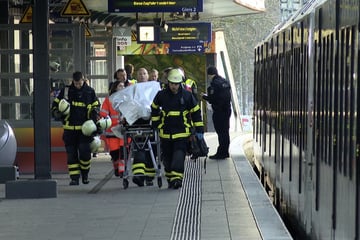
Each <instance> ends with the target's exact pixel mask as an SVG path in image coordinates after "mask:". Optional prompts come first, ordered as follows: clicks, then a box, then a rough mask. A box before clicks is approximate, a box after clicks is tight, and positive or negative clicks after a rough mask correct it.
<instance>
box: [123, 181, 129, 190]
mask: <svg viewBox="0 0 360 240" xmlns="http://www.w3.org/2000/svg"><path fill="white" fill-rule="evenodd" d="M123 187H124V189H127V188H128V187H129V181H128V180H127V179H123Z"/></svg>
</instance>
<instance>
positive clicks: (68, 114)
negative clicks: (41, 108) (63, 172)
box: [52, 72, 100, 185]
mask: <svg viewBox="0 0 360 240" xmlns="http://www.w3.org/2000/svg"><path fill="white" fill-rule="evenodd" d="M84 82H85V79H84V76H83V74H82V73H81V72H74V73H73V80H72V83H71V84H70V85H69V86H65V87H64V88H63V89H62V90H61V91H60V93H59V95H58V96H57V97H56V98H55V99H54V101H53V104H52V113H53V116H54V117H55V119H58V120H61V121H62V123H63V128H64V134H63V141H64V144H65V149H66V153H67V164H68V170H69V175H70V179H71V181H70V185H79V179H80V176H81V178H82V183H83V184H88V183H89V179H88V174H89V170H90V159H91V150H90V143H91V142H92V141H93V135H91V133H92V132H96V131H97V127H96V125H95V123H96V122H97V121H98V120H99V117H98V116H99V110H100V102H99V100H98V98H97V96H96V94H95V91H94V89H93V88H91V87H90V86H88V85H87V84H84ZM87 120H91V121H87ZM85 122H86V123H92V124H93V125H90V126H93V127H92V128H93V129H91V130H89V131H90V133H87V134H86V135H84V133H83V130H82V128H83V124H84V123H85ZM84 126H85V124H84Z"/></svg>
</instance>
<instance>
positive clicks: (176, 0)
mask: <svg viewBox="0 0 360 240" xmlns="http://www.w3.org/2000/svg"><path fill="white" fill-rule="evenodd" d="M108 11H109V12H112V13H121V12H134V13H136V12H202V11H203V0H172V1H171V0H170V1H165V0H157V1H152V0H108Z"/></svg>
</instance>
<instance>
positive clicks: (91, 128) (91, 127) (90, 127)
mask: <svg viewBox="0 0 360 240" xmlns="http://www.w3.org/2000/svg"><path fill="white" fill-rule="evenodd" d="M96 130H97V127H96V125H95V123H94V121H93V120H87V121H85V122H84V123H83V125H82V126H81V131H82V133H83V134H84V135H85V136H91V135H92V134H93V133H94V132H95V131H96Z"/></svg>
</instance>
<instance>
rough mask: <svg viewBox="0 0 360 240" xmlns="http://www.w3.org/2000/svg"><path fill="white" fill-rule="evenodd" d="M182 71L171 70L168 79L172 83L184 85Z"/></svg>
mask: <svg viewBox="0 0 360 240" xmlns="http://www.w3.org/2000/svg"><path fill="white" fill-rule="evenodd" d="M180 71H181V70H180V69H171V70H170V72H169V73H168V76H167V79H168V81H169V82H171V83H182V81H183V75H182V73H181V72H180Z"/></svg>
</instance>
